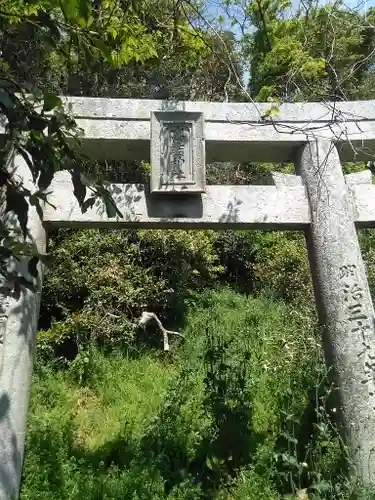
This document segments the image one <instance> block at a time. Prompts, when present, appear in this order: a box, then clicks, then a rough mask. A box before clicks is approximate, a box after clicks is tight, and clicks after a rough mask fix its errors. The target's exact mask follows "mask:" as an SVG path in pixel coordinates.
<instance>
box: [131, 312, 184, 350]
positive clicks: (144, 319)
mask: <svg viewBox="0 0 375 500" xmlns="http://www.w3.org/2000/svg"><path fill="white" fill-rule="evenodd" d="M152 320H154V321H155V322H156V324H157V325H158V328H159V330H160V331H161V333H162V335H163V346H164V351H169V350H170V347H169V340H168V335H169V334H171V335H177V336H178V337H182V338H184V336H183V335H182V334H181V333H178V332H174V331H172V330H166V329H165V328H164V326H163V325H162V322H161V321H160V319H159V318H158V317H157V316H156V314H154V313H150V312H143V313H142V316H141V317H140V318H139V319H138V321H137V323H138V325H139V326H141V327H142V328H145V327H146V325H147V323H149V322H150V321H152Z"/></svg>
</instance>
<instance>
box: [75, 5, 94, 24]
mask: <svg viewBox="0 0 375 500" xmlns="http://www.w3.org/2000/svg"><path fill="white" fill-rule="evenodd" d="M78 12H79V15H80V16H81V17H82V18H83V19H84V20H85V21H86V23H87V21H88V20H89V17H90V15H91V3H90V0H78Z"/></svg>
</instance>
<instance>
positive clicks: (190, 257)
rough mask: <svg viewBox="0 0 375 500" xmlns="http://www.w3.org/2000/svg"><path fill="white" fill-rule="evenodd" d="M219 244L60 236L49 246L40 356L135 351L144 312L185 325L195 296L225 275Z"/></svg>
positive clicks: (177, 238) (153, 236)
mask: <svg viewBox="0 0 375 500" xmlns="http://www.w3.org/2000/svg"><path fill="white" fill-rule="evenodd" d="M214 240H215V233H213V232H209V231H208V232H207V231H206V232H205V231H193V232H189V231H182V230H181V231H99V230H82V231H69V232H68V231H63V232H61V233H60V234H58V236H57V237H55V239H53V240H52V244H51V246H52V250H53V252H54V256H55V261H54V265H53V266H52V267H51V268H49V269H48V270H47V272H46V277H45V285H44V290H43V302H42V310H41V320H40V326H41V329H42V331H41V332H40V333H39V336H38V344H39V352H40V353H41V354H43V356H44V359H46V358H48V357H51V356H56V357H63V358H64V357H65V358H66V359H73V358H74V356H75V353H77V352H78V347H79V346H81V347H82V346H83V347H84V346H85V345H87V344H88V343H97V344H99V345H101V346H102V347H105V348H113V347H119V346H122V347H123V348H125V347H129V346H131V345H133V343H134V340H135V329H134V324H133V321H134V318H136V317H139V316H140V315H141V313H142V312H143V311H151V312H155V313H157V314H158V315H160V316H161V318H162V319H163V320H166V321H167V323H170V324H177V323H180V324H183V322H184V315H185V310H186V307H187V299H188V297H189V294H190V293H191V292H193V291H194V292H196V291H198V290H200V289H202V288H203V287H204V286H207V285H209V284H212V282H213V280H214V278H215V277H216V276H217V275H218V274H219V273H220V272H221V267H220V265H219V262H218V257H217V255H216V253H215V250H214V246H213V243H214Z"/></svg>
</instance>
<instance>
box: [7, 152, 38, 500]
mask: <svg viewBox="0 0 375 500" xmlns="http://www.w3.org/2000/svg"><path fill="white" fill-rule="evenodd" d="M15 166H16V167H17V170H16V175H20V176H21V177H22V178H23V179H24V185H25V186H28V187H31V183H30V178H29V177H30V176H29V170H28V168H27V166H26V165H25V163H24V160H22V159H20V158H17V160H16V164H15ZM0 216H2V217H3V218H4V214H0ZM6 223H7V224H10V225H12V226H13V227H17V223H16V222H15V217H13V216H12V214H10V215H9V216H8V217H7V218H6ZM28 229H29V231H30V234H31V235H32V237H33V240H34V241H35V243H36V244H37V246H38V248H39V251H41V252H43V251H45V245H46V235H45V230H44V229H43V227H42V224H41V221H40V219H39V217H38V215H37V214H36V212H35V210H34V208H33V207H29V220H28ZM9 268H10V269H16V270H17V271H18V272H19V273H20V274H21V275H22V276H24V277H25V278H28V279H31V277H30V276H29V275H28V271H27V265H26V263H25V262H23V263H21V264H20V265H19V264H16V263H15V262H9ZM39 272H40V276H39V279H38V280H36V282H35V284H36V291H35V292H33V291H31V290H28V289H24V290H23V291H22V293H21V294H20V295H19V296H17V295H16V294H15V293H14V292H13V287H12V284H11V283H6V282H5V281H4V279H3V280H2V281H1V283H0V499H1V500H11V499H13V498H18V492H19V487H20V478H21V469H22V460H23V452H24V444H25V429H26V416H27V407H28V399H29V387H30V382H31V372H32V363H33V355H34V346H35V333H36V329H37V324H38V316H39V305H40V296H41V286H42V283H41V270H40V269H39ZM13 495H14V496H13Z"/></svg>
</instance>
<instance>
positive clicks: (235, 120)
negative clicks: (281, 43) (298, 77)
mask: <svg viewBox="0 0 375 500" xmlns="http://www.w3.org/2000/svg"><path fill="white" fill-rule="evenodd" d="M64 101H65V102H66V106H67V107H68V108H70V109H71V112H72V114H73V115H74V116H75V118H76V119H77V123H78V125H79V126H80V127H82V128H83V130H84V131H85V137H84V138H83V141H82V144H83V149H84V152H85V153H86V154H88V155H89V156H91V157H92V158H95V159H100V158H103V159H136V160H147V161H148V160H149V159H150V113H151V112H152V111H176V110H181V111H188V112H201V113H203V114H204V117H205V144H206V161H207V162H208V163H209V162H213V161H220V162H221V161H236V162H248V161H267V162H268V161H270V162H280V161H282V160H291V159H293V158H294V156H295V153H296V150H297V149H298V147H300V146H302V145H303V144H305V143H306V142H307V141H308V140H313V139H314V138H316V137H322V138H324V137H325V138H330V139H331V138H333V139H334V140H335V142H337V146H338V151H339V154H340V157H341V159H342V160H345V161H359V160H368V159H369V154H371V152H372V151H375V118H374V117H375V101H366V102H361V101H357V102H352V103H351V102H342V103H324V104H318V103H306V104H302V103H300V104H288V103H286V104H283V105H281V106H280V113H278V114H276V115H274V116H273V117H272V120H273V121H271V120H270V118H264V116H265V115H266V114H267V111H268V110H269V109H270V104H268V103H257V104H256V105H255V104H252V103H207V102H184V101H181V102H173V101H153V100H137V99H134V100H133V99H100V98H82V97H69V98H66V99H64Z"/></svg>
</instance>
